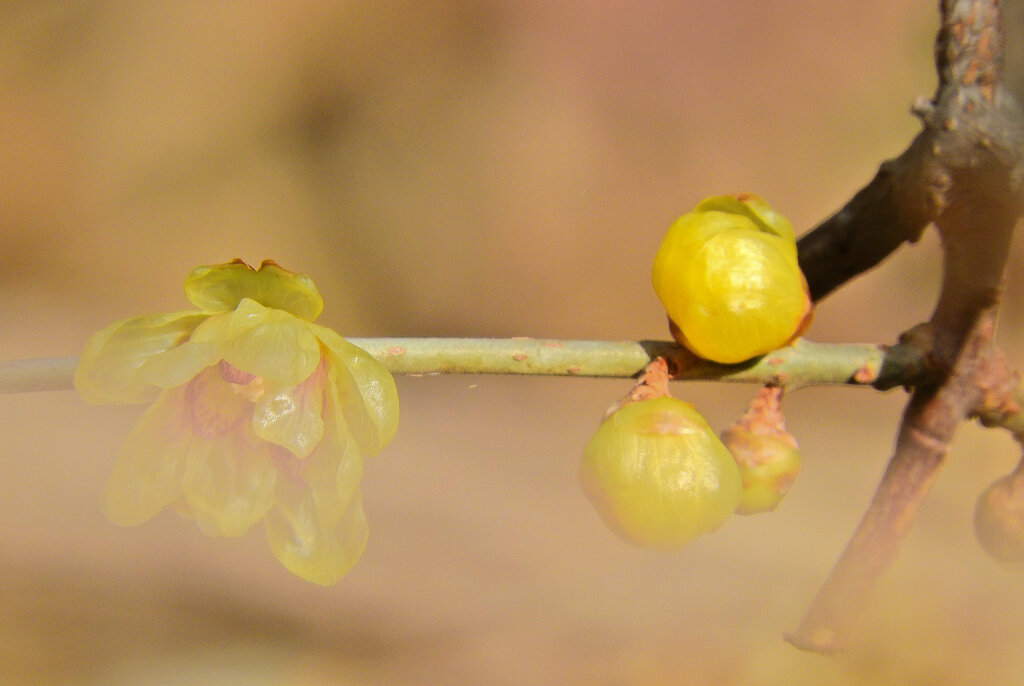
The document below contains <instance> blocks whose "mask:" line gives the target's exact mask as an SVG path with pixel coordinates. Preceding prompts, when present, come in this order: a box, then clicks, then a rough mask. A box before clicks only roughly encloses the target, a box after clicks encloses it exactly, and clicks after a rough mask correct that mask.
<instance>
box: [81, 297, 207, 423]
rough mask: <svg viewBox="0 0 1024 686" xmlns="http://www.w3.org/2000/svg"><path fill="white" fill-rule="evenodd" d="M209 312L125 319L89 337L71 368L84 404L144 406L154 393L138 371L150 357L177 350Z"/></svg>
mask: <svg viewBox="0 0 1024 686" xmlns="http://www.w3.org/2000/svg"><path fill="white" fill-rule="evenodd" d="M207 317H209V315H208V314H205V313H202V312H175V313H171V314H158V315H145V316H141V317H131V318H130V319H124V320H121V321H119V322H116V323H114V324H111V325H110V326H108V327H107V328H105V329H103V330H101V331H98V332H97V333H95V334H93V335H92V336H91V337H90V338H89V340H88V342H87V343H86V344H85V349H84V350H83V351H82V354H81V356H79V359H78V368H77V369H76V370H75V388H76V389H77V390H78V392H79V394H80V395H81V396H82V397H83V398H84V399H85V400H86V401H88V402H93V403H144V402H149V401H151V400H153V399H154V398H155V397H156V396H157V394H158V393H159V389H158V388H155V387H154V386H153V385H152V384H151V383H150V382H148V381H147V380H145V379H142V378H139V376H138V375H137V372H138V370H139V368H140V367H142V366H143V365H144V364H145V363H146V362H147V361H148V360H149V359H151V358H152V357H153V356H154V355H158V354H160V353H163V352H165V351H168V350H171V349H173V348H176V347H177V346H180V345H181V344H183V343H184V342H185V341H187V340H188V339H189V336H190V335H191V334H192V332H193V331H194V330H195V329H196V327H197V326H199V324H200V323H202V322H203V320H205V319H206V318H207Z"/></svg>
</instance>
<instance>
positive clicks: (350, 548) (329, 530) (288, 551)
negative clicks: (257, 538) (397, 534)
mask: <svg viewBox="0 0 1024 686" xmlns="http://www.w3.org/2000/svg"><path fill="white" fill-rule="evenodd" d="M279 486H280V484H279ZM265 524H266V532H267V542H268V543H269V544H270V549H271V550H272V551H273V553H274V557H276V558H277V559H278V560H279V561H280V562H281V564H283V565H284V566H285V567H286V568H287V569H288V571H290V572H291V573H292V574H295V575H296V576H299V577H302V578H303V579H305V580H307V581H311V582H313V583H315V584H320V585H322V586H329V585H331V584H333V583H336V582H337V581H338V580H339V579H341V577H343V576H344V575H345V573H346V572H347V571H348V570H349V569H351V568H352V566H353V565H354V564H355V563H356V562H357V561H358V560H359V556H360V555H362V553H363V549H364V548H365V547H366V540H367V537H368V535H369V527H368V525H367V522H366V515H365V514H364V513H363V507H362V500H361V498H360V496H359V494H358V492H357V493H356V494H355V495H354V496H353V497H352V498H350V499H349V501H348V502H347V503H346V504H345V507H344V508H343V509H342V510H341V511H340V513H339V516H338V517H337V518H336V519H335V521H333V522H328V521H325V520H324V519H323V517H322V515H321V513H320V510H319V509H318V506H317V503H316V499H315V497H314V495H313V492H312V491H311V490H310V489H306V488H301V487H298V486H296V485H295V484H291V483H287V482H286V483H285V486H284V487H279V488H278V492H277V503H276V505H275V506H274V508H273V509H271V510H270V512H268V513H267V516H266V518H265Z"/></svg>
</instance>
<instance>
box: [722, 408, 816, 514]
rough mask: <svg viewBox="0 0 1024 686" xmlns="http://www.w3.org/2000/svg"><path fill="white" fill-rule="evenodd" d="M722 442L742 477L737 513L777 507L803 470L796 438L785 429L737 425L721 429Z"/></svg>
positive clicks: (769, 509)
mask: <svg viewBox="0 0 1024 686" xmlns="http://www.w3.org/2000/svg"><path fill="white" fill-rule="evenodd" d="M722 442H723V443H724V444H725V447H726V448H728V449H729V452H731V453H732V456H733V457H734V458H736V464H737V465H738V466H739V469H740V476H741V477H742V479H743V495H742V497H741V498H740V504H739V506H738V507H737V508H736V512H737V513H738V514H757V513H759V512H769V511H771V510H774V509H775V508H776V506H778V504H779V503H780V502H782V498H783V497H784V496H785V495H786V493H788V492H789V487H790V486H792V485H793V481H794V480H796V476H797V474H798V473H799V472H800V453H799V452H798V451H797V445H796V440H795V439H794V438H793V437H792V436H791V435H790V434H788V433H786V432H784V431H783V432H780V433H775V434H770V435H765V434H763V433H758V432H756V431H753V430H751V429H750V428H749V427H746V426H742V425H734V426H731V427H729V428H728V429H726V430H725V431H723V432H722Z"/></svg>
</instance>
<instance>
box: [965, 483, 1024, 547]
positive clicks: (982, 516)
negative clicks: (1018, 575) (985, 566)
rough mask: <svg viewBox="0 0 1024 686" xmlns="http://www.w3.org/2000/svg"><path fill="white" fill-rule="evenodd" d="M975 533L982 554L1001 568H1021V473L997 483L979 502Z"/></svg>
mask: <svg viewBox="0 0 1024 686" xmlns="http://www.w3.org/2000/svg"><path fill="white" fill-rule="evenodd" d="M974 531H975V534H976V535H977V537H978V542H979V543H981V546H982V547H983V548H984V549H985V551H986V552H987V553H988V554H989V555H991V556H992V557H994V558H995V559H997V560H999V561H1000V562H1002V563H1003V564H1006V565H1013V566H1024V473H1022V472H1021V470H1020V469H1018V470H1017V471H1016V472H1014V473H1013V474H1007V475H1006V476H1004V477H1002V478H1001V479H998V480H996V481H995V482H994V483H993V484H992V485H991V486H989V487H988V488H986V489H985V491H984V492H983V493H982V494H981V497H979V498H978V504H977V506H976V507H975V509H974Z"/></svg>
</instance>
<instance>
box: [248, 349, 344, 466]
mask: <svg viewBox="0 0 1024 686" xmlns="http://www.w3.org/2000/svg"><path fill="white" fill-rule="evenodd" d="M326 378H327V372H326V365H325V364H320V365H319V366H318V367H317V369H316V371H315V372H313V373H312V374H310V375H309V377H308V378H307V379H306V380H305V381H303V382H302V383H300V384H299V385H298V386H288V387H285V388H277V389H275V388H273V387H270V388H268V389H267V392H265V393H264V394H263V395H262V396H260V398H259V400H257V401H256V407H255V408H254V411H253V415H252V428H253V431H254V432H255V433H256V435H257V436H259V437H260V438H262V439H264V440H267V441H270V442H271V443H276V444H277V445H280V446H282V447H284V448H287V449H288V450H289V451H290V452H291V453H292V454H293V455H295V456H296V457H306V456H307V455H309V454H310V453H311V452H312V451H313V449H314V448H315V447H316V446H317V444H318V443H320V439H321V438H322V437H323V435H324V422H323V411H324V385H325V383H326Z"/></svg>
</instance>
